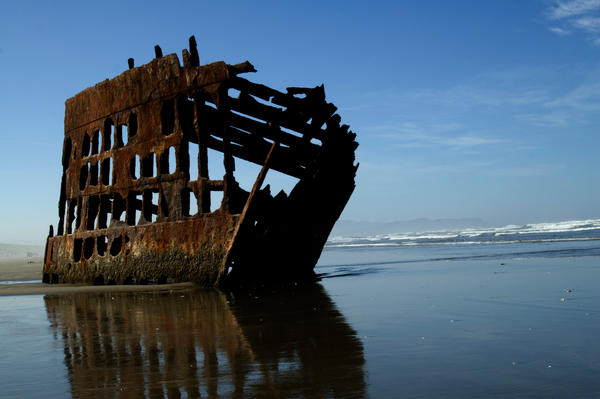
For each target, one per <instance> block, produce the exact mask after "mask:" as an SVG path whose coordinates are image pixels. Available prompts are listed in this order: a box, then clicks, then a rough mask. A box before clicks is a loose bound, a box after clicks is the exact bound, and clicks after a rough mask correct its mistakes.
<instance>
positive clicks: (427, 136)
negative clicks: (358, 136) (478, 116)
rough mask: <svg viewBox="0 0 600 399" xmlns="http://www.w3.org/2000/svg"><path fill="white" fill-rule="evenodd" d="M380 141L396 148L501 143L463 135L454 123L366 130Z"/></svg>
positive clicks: (498, 140) (460, 128)
mask: <svg viewBox="0 0 600 399" xmlns="http://www.w3.org/2000/svg"><path fill="white" fill-rule="evenodd" d="M366 130H369V131H371V132H381V133H375V136H377V137H378V138H380V139H383V140H386V141H388V142H391V143H393V145H394V146H395V147H398V148H420V147H428V146H445V147H451V148H455V149H466V148H473V147H478V146H485V145H492V144H499V143H502V142H503V140H500V139H497V138H493V137H488V136H484V135H481V134H476V133H465V132H464V130H465V128H464V126H462V125H460V124H456V123H447V124H429V123H426V122H424V123H415V122H402V123H398V124H396V125H381V126H373V127H370V128H366Z"/></svg>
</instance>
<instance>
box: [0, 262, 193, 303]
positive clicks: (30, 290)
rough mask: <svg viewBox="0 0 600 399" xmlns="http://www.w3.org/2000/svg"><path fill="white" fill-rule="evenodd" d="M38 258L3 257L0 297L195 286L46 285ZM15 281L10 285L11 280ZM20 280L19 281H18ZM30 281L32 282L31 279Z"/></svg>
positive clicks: (190, 284)
mask: <svg viewBox="0 0 600 399" xmlns="http://www.w3.org/2000/svg"><path fill="white" fill-rule="evenodd" d="M41 280H42V260H41V258H39V257H35V258H32V257H7V258H0V282H7V283H3V284H0V297H2V296H13V295H14V296H16V295H45V294H68V293H77V292H133V291H135V292H140V291H171V290H182V289H185V288H190V287H195V286H196V285H195V284H194V283H173V284H157V285H86V284H45V283H42V282H40V281H41ZM13 281H14V282H15V283H14V284H11V283H10V282H13ZM17 281H19V282H17ZM28 281H31V282H28Z"/></svg>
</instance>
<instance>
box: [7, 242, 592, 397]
mask: <svg viewBox="0 0 600 399" xmlns="http://www.w3.org/2000/svg"><path fill="white" fill-rule="evenodd" d="M596 246H597V245H596V244H595V243H594V242H587V243H583V244H581V243H563V244H556V243H551V244H535V245H534V244H526V245H525V244H523V245H520V246H519V247H518V248H517V250H515V249H511V250H510V251H509V252H508V253H505V252H506V251H504V249H505V248H504V247H501V246H498V245H496V246H489V247H487V248H483V247H482V248H479V249H478V250H477V251H473V249H472V248H462V247H458V246H453V247H445V248H441V247H440V248H426V249H423V248H398V247H392V248H371V247H359V248H327V249H326V250H325V251H324V253H323V256H322V259H321V261H320V263H319V266H318V267H317V269H316V270H317V272H318V273H320V275H321V277H322V280H321V282H319V283H317V284H314V285H310V286H298V287H295V288H293V289H285V290H267V291H261V292H256V291H255V292H249V291H245V292H242V291H237V292H235V291H234V292H221V291H218V290H212V289H198V288H194V287H191V286H181V287H178V288H177V289H164V288H166V287H165V286H156V287H159V291H150V290H151V289H156V288H155V287H137V288H134V289H136V290H138V291H131V287H130V286H127V287H125V288H122V287H115V286H113V287H103V288H101V290H100V291H94V292H74V291H73V290H74V289H75V288H69V290H71V292H66V293H46V294H43V295H41V294H39V295H9V296H3V297H0V311H1V314H2V318H1V319H0V352H1V353H2V354H3V356H2V357H1V358H0V379H1V380H2V381H5V383H4V386H3V391H2V393H1V394H0V396H6V397H21V396H26V397H49V396H52V397H70V396H72V397H97V396H116V395H124V396H128V397H177V396H179V395H181V396H187V397H197V396H200V397H240V398H242V397H274V398H275V397H298V398H367V397H371V398H388V397H405V398H439V397H444V398H465V397H478V398H492V397H494V398H497V397H502V398H551V397H577V398H596V397H598V396H599V395H600V381H599V380H598V378H597V377H598V375H600V361H599V360H598V359H600V343H599V342H598V339H597V337H598V333H599V332H600V293H599V292H598V289H597V287H598V283H600V256H598V255H597V248H596ZM511 248H514V245H513V247H511ZM503 251H504V252H503ZM517 253H518V254H517ZM523 254H529V255H523ZM0 288H1V287H0ZM161 288H162V289H161ZM89 289H92V288H85V289H84V290H89ZM124 289H126V290H125V291H123V290H124ZM139 289H141V291H139ZM128 290H129V291H128ZM31 381H36V383H35V384H32V383H31Z"/></svg>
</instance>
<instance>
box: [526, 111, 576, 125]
mask: <svg viewBox="0 0 600 399" xmlns="http://www.w3.org/2000/svg"><path fill="white" fill-rule="evenodd" d="M514 117H515V119H517V120H521V121H524V122H527V123H529V124H531V125H535V126H543V127H563V126H567V125H568V124H569V123H571V118H570V117H569V114H568V113H565V112H562V111H552V112H546V113H531V114H520V115H515V116H514Z"/></svg>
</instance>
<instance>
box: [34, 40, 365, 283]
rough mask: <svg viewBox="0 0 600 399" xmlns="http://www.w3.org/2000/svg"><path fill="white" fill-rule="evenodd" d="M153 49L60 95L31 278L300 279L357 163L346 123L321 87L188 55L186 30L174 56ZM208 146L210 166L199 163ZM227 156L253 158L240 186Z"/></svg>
mask: <svg viewBox="0 0 600 399" xmlns="http://www.w3.org/2000/svg"><path fill="white" fill-rule="evenodd" d="M155 54H156V57H155V58H154V59H153V60H152V61H151V62H149V63H148V64H145V65H142V66H140V67H134V65H133V59H130V60H129V69H128V70H126V71H125V72H123V73H122V74H121V75H119V76H117V77H115V78H113V79H110V80H105V81H103V82H101V83H98V84H97V85H95V86H94V87H90V88H88V89H86V90H84V91H82V92H80V93H79V94H77V95H75V96H74V97H72V98H70V99H68V100H67V101H66V110H65V137H64V143H63V154H62V182H61V188H60V199H59V205H58V214H59V222H58V226H57V229H56V234H54V229H53V227H52V226H50V233H49V236H48V239H47V242H46V250H45V256H44V265H43V281H44V282H46V283H87V284H148V283H164V282H181V281H193V282H196V283H198V284H200V285H203V286H222V285H226V284H229V283H231V284H234V283H243V282H248V281H258V282H267V281H282V280H290V281H295V280H300V279H302V280H305V279H313V278H314V277H315V274H314V266H315V265H316V263H317V261H318V259H319V257H320V255H321V252H322V250H323V247H324V245H325V243H326V240H327V238H328V235H329V233H330V232H331V229H332V228H333V225H334V223H335V222H336V220H337V219H338V218H339V216H340V214H341V212H342V210H343V209H344V207H345V205H346V203H347V202H348V200H349V198H350V196H351V194H352V192H353V190H354V188H355V175H356V170H357V168H358V164H355V149H356V147H357V146H358V144H357V142H356V141H355V137H356V135H355V134H354V133H352V132H351V131H350V130H349V128H348V126H347V125H342V124H341V118H340V116H339V115H338V114H336V110H337V108H336V107H335V106H334V105H333V104H331V103H328V102H327V101H326V100H325V92H324V88H323V86H318V87H315V88H294V87H291V88H288V89H287V90H286V92H285V93H284V92H280V91H277V90H274V89H272V88H269V87H267V86H265V85H261V84H256V83H252V82H250V81H249V80H246V79H243V78H241V77H240V76H239V75H240V74H243V73H247V72H255V69H254V67H253V66H252V64H250V63H249V62H247V61H246V62H243V63H241V64H237V65H228V64H226V63H224V62H215V63H211V64H208V65H200V62H199V57H198V52H197V49H196V43H195V39H194V38H193V37H191V38H190V48H189V50H188V49H184V50H183V51H182V58H183V66H182V65H181V64H180V62H179V58H178V57H177V55H176V54H169V55H166V56H163V55H162V51H161V50H160V47H158V46H156V47H155ZM209 151H211V153H212V152H215V153H217V154H219V156H220V157H222V162H223V169H224V175H223V176H213V175H210V174H209V170H208V165H209V163H208V153H209ZM239 160H242V161H246V162H251V163H253V164H256V165H258V166H259V169H260V172H259V173H258V174H257V176H256V181H255V182H254V184H253V186H252V187H248V189H247V190H246V189H244V188H242V187H240V184H239V183H238V181H237V180H236V177H235V170H236V161H238V163H239V162H241V161H239ZM191 169H193V170H194V171H195V172H194V173H191V172H190V170H191ZM269 171H276V172H280V173H283V174H285V175H288V176H291V177H294V178H295V179H297V183H296V184H295V186H294V187H293V189H291V191H290V192H289V194H287V193H286V192H285V191H280V192H279V193H278V194H276V195H272V194H271V192H270V186H269V185H266V186H264V187H263V185H264V181H265V177H266V176H267V174H268V173H269ZM196 172H197V176H196ZM215 194H219V196H217V195H215ZM215 198H217V199H216V200H215ZM211 200H212V201H213V204H212V207H211ZM215 201H217V203H216V204H215ZM211 208H212V211H211ZM215 208H216V209H215Z"/></svg>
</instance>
